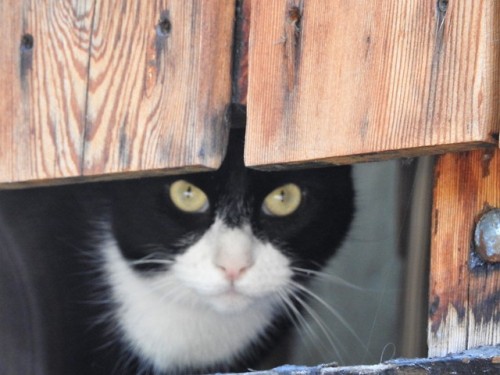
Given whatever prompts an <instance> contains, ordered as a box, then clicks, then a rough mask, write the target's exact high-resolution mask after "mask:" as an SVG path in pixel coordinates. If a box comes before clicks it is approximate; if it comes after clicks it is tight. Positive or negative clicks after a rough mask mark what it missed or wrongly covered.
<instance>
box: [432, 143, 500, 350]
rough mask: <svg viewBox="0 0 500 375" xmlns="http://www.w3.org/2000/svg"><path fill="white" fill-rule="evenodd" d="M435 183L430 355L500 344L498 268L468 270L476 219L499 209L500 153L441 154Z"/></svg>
mask: <svg viewBox="0 0 500 375" xmlns="http://www.w3.org/2000/svg"><path fill="white" fill-rule="evenodd" d="M435 179H436V180H435V187H434V206H433V215H432V216H433V217H432V221H433V223H432V228H433V231H432V240H431V241H432V245H431V246H432V250H431V268H430V297H429V332H428V344H429V355H431V356H434V355H444V353H449V352H456V351H459V350H463V349H467V348H473V347H476V346H479V345H485V344H496V343H498V342H500V325H499V324H498V321H499V319H500V292H499V291H500V265H491V264H490V265H487V264H485V265H479V266H477V267H475V268H473V269H471V267H470V266H469V264H471V259H472V260H474V259H475V258H474V253H473V237H472V236H473V231H474V228H475V224H476V222H477V220H478V219H479V217H480V215H481V213H482V212H484V210H485V209H486V208H487V207H488V206H492V207H500V151H498V150H497V151H494V150H488V151H474V152H469V153H461V154H456V155H451V154H449V155H444V156H442V157H440V158H439V159H438V162H437V165H436V170H435ZM471 257H472V258H471ZM472 264H474V262H472Z"/></svg>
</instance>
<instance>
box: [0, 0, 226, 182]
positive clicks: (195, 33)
mask: <svg viewBox="0 0 500 375" xmlns="http://www.w3.org/2000/svg"><path fill="white" fill-rule="evenodd" d="M0 11H2V15H3V19H4V22H2V23H1V24H0V32H1V34H2V39H1V40H0V47H1V50H2V54H1V55H0V84H1V86H0V97H1V98H2V100H1V102H0V106H1V107H0V185H3V186H4V187H5V186H15V185H19V184H25V183H33V182H34V181H36V183H54V182H62V181H63V180H59V179H60V178H63V177H66V178H68V177H69V178H70V179H69V180H65V181H72V180H74V179H81V178H114V177H121V176H122V175H123V174H125V173H126V174H127V176H134V175H150V174H157V173H167V172H172V171H178V170H182V171H187V170H201V169H213V168H217V167H218V166H219V165H220V163H221V160H222V157H223V155H224V152H225V146H226V140H227V129H228V124H227V122H226V118H225V117H226V109H227V108H228V105H229V103H230V96H231V76H230V74H231V66H230V65H231V48H232V39H233V24H234V2H227V1H225V0H202V1H198V0H190V1H184V0H169V1H166V0H155V1H141V2H125V1H104V0H97V1H90V0H74V1H69V2H58V1H50V0H43V1H33V0H22V1H13V0H1V1H0Z"/></svg>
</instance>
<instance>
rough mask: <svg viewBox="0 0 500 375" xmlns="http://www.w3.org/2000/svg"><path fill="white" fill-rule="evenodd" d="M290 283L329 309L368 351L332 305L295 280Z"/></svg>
mask: <svg viewBox="0 0 500 375" xmlns="http://www.w3.org/2000/svg"><path fill="white" fill-rule="evenodd" d="M290 283H291V285H292V286H293V287H294V288H295V289H296V290H297V291H300V292H302V293H303V294H304V295H306V296H309V297H311V298H313V299H314V300H316V301H317V302H319V303H320V305H321V306H323V307H324V308H325V309H326V310H327V311H329V312H330V313H331V314H332V315H333V316H334V317H335V318H336V319H337V320H338V321H339V322H340V323H342V325H343V326H344V327H345V328H346V329H347V330H348V332H349V333H350V334H351V335H352V336H353V337H354V338H355V339H356V341H357V342H358V343H359V344H360V346H361V347H362V348H363V349H364V350H365V351H366V352H367V353H370V350H369V349H368V347H367V346H366V345H365V344H364V342H363V340H362V339H361V338H360V337H359V335H358V334H357V332H356V331H355V330H354V328H353V327H352V326H351V325H350V324H349V322H348V321H347V320H346V319H345V318H344V317H343V316H342V315H341V314H340V313H339V312H338V311H337V310H335V309H334V308H333V307H332V306H330V305H329V304H328V303H327V302H325V300H324V299H323V298H321V297H320V296H318V295H317V294H316V293H314V292H313V291H311V290H310V289H308V288H307V287H305V286H303V285H301V284H299V283H297V282H295V281H291V282H290Z"/></svg>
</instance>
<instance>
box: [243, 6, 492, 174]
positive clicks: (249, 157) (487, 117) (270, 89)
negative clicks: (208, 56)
mask: <svg viewBox="0 0 500 375" xmlns="http://www.w3.org/2000/svg"><path fill="white" fill-rule="evenodd" d="M499 19H500V2H498V1H495V0H474V1H473V0H463V1H462V0H460V1H458V0H449V1H399V0H374V1H364V0H354V1H349V2H346V1H342V0H315V1H303V0H276V1H272V2H264V1H253V2H252V6H251V15H250V42H249V85H248V97H247V105H248V125H247V127H248V131H247V139H246V142H247V143H246V153H245V160H246V163H247V165H249V166H253V167H257V168H273V167H276V166H280V165H290V164H300V165H308V164H309V165H312V164H317V163H353V162H359V161H371V160H381V159H386V158H395V157H399V156H416V155H423V154H435V153H443V152H448V151H461V150H467V149H473V148H480V147H485V146H488V145H496V144H498V131H499V124H500V110H499V103H500V95H499V91H500V84H499V80H498V77H499V73H500V71H499V64H498V61H500V43H498V41H499V40H500V22H499V21H498V20H499Z"/></svg>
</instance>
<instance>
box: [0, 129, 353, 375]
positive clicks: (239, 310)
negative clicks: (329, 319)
mask: <svg viewBox="0 0 500 375" xmlns="http://www.w3.org/2000/svg"><path fill="white" fill-rule="evenodd" d="M353 210H354V208H353V188H352V181H351V175H350V168H349V167H347V166H344V167H328V168H318V169H312V170H286V171H285V170H283V171H274V172H263V171H257V170H251V169H248V168H245V167H244V164H243V130H238V129H233V130H232V131H231V135H230V141H229V147H228V151H227V154H226V157H225V160H224V162H223V165H222V166H221V168H220V169H219V170H217V171H215V172H204V173H194V174H186V175H177V176H167V177H156V178H144V179H137V180H128V181H115V182H102V183H91V184H82V185H74V186H67V187H57V188H38V189H27V190H20V191H11V192H7V191H5V192H2V193H0V215H1V217H2V218H3V221H4V224H3V229H4V230H6V231H8V232H9V234H10V238H13V242H14V244H11V245H9V249H7V250H8V251H9V252H13V251H15V252H16V253H17V254H18V256H20V257H24V258H23V259H21V260H18V263H20V264H21V265H22V266H23V267H24V268H26V267H28V268H30V270H29V271H28V272H24V273H23V277H24V278H25V280H24V281H23V283H22V284H23V285H24V292H23V291H22V290H21V294H22V293H26V294H29V295H30V296H31V297H30V298H31V300H30V301H31V302H30V304H31V310H30V311H31V313H32V314H33V315H34V316H35V317H36V319H38V320H39V323H40V324H42V325H43V335H42V336H43V338H42V341H43V342H42V343H41V344H40V345H41V346H42V347H43V353H45V354H44V355H42V356H41V358H42V359H41V360H40V361H41V362H40V364H39V365H40V366H41V367H44V368H46V369H48V370H47V373H50V374H58V373H61V374H62V373H73V374H76V373H81V374H86V375H90V374H112V373H116V374H136V373H141V374H171V373H186V374H194V373H200V372H211V371H227V370H245V369H248V368H252V367H253V366H256V365H257V364H258V361H259V359H260V358H262V357H263V356H264V354H265V353H266V351H267V350H268V349H269V348H271V347H273V346H274V345H276V343H277V342H278V341H277V340H278V339H279V337H280V336H281V335H282V334H283V332H285V331H286V329H287V328H288V326H289V325H290V324H291V323H292V322H293V320H294V319H295V318H294V316H295V315H296V314H298V313H299V311H300V309H301V305H303V304H304V303H305V299H306V297H307V293H306V292H305V290H306V289H305V288H306V287H304V286H303V285H304V284H305V283H307V280H308V279H309V278H310V277H311V276H312V275H313V274H314V273H315V271H316V270H318V269H320V268H321V266H322V265H324V263H325V262H326V261H327V260H328V259H329V258H330V257H331V256H332V255H333V254H334V253H335V250H336V249H337V248H338V246H339V244H340V243H341V241H342V240H343V238H344V237H345V235H346V232H347V230H348V228H349V224H350V222H351V219H352V215H353ZM0 229H2V228H0ZM0 236H1V235H0ZM14 248H15V249H14ZM2 250H3V251H4V249H2ZM26 285H28V287H26ZM38 339H39V340H40V337H39V338H38ZM58 371H60V372H58Z"/></svg>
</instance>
